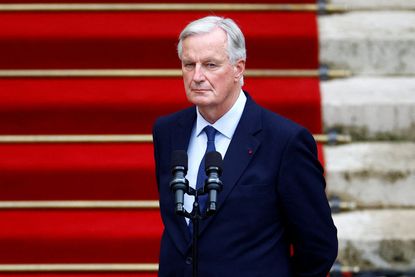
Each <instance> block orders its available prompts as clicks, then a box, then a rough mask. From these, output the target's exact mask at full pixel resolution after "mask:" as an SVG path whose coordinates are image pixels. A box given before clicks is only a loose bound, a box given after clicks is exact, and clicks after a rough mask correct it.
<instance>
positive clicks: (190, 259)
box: [186, 257, 193, 265]
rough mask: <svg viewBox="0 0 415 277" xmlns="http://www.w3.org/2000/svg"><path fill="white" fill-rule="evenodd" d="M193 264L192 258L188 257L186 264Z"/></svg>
mask: <svg viewBox="0 0 415 277" xmlns="http://www.w3.org/2000/svg"><path fill="white" fill-rule="evenodd" d="M192 262H193V259H192V257H186V264H189V265H190V264H192Z"/></svg>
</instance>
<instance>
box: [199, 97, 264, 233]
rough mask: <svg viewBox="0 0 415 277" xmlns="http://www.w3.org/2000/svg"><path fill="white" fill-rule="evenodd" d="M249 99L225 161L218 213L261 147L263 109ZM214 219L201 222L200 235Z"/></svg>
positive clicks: (210, 218)
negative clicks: (259, 137) (258, 134)
mask: <svg viewBox="0 0 415 277" xmlns="http://www.w3.org/2000/svg"><path fill="white" fill-rule="evenodd" d="M247 98H248V99H247V102H246V105H245V109H244V112H243V114H242V117H241V119H240V121H239V124H238V127H237V128H236V130H235V133H234V135H233V138H232V141H231V143H230V144H229V147H228V150H227V152H226V155H225V157H224V160H223V175H222V177H221V180H222V182H223V190H222V191H221V192H220V193H219V194H218V212H220V208H221V206H222V204H223V203H224V201H225V200H226V198H227V197H228V196H229V193H230V192H231V191H232V189H233V187H234V186H235V184H236V183H237V181H238V179H239V178H240V176H241V175H242V173H243V172H244V171H245V169H246V167H247V166H248V164H249V163H250V161H251V159H252V158H253V156H254V155H255V153H256V150H257V149H258V147H259V145H260V141H259V140H258V139H257V138H256V137H255V135H256V134H257V133H258V132H259V131H260V130H261V129H262V121H261V109H260V108H259V106H258V105H257V104H255V103H254V102H253V100H252V99H251V98H250V97H249V95H247ZM212 218H213V217H209V218H207V219H205V220H202V221H201V224H200V234H202V233H203V231H204V230H205V228H206V227H207V226H208V225H209V223H210V222H211V220H212Z"/></svg>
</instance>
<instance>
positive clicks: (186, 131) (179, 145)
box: [169, 107, 196, 254]
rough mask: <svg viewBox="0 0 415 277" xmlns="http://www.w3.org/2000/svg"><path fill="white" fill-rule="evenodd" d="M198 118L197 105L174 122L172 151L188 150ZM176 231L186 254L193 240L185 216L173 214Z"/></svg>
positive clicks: (175, 236) (181, 249) (170, 208)
mask: <svg viewBox="0 0 415 277" xmlns="http://www.w3.org/2000/svg"><path fill="white" fill-rule="evenodd" d="M195 120H196V109H195V107H192V108H189V109H187V110H186V111H185V112H184V113H183V114H182V115H181V117H180V118H179V120H178V122H176V124H174V127H173V128H172V131H171V152H173V151H175V150H184V151H187V148H188V145H189V141H190V136H191V133H192V128H193V125H194V122H195ZM171 199H172V201H171V203H170V207H169V210H170V211H174V201H173V198H171ZM172 216H173V222H174V232H175V233H176V235H174V234H173V236H172V238H173V239H174V240H176V245H177V246H178V247H179V249H180V251H181V252H182V253H183V254H185V253H186V250H187V246H188V244H189V242H190V241H191V237H190V234H189V230H188V227H187V223H186V220H185V218H184V217H182V216H178V215H176V214H173V215H172Z"/></svg>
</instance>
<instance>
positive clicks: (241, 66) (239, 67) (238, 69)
mask: <svg viewBox="0 0 415 277" xmlns="http://www.w3.org/2000/svg"><path fill="white" fill-rule="evenodd" d="M233 68H234V72H235V81H236V82H239V80H240V79H241V78H242V76H243V75H244V72H245V61H244V60H238V61H237V62H236V63H235V65H234V67H233Z"/></svg>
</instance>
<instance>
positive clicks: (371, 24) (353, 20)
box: [318, 1, 415, 75]
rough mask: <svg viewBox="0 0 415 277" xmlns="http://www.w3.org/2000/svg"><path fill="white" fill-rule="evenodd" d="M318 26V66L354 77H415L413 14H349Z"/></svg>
mask: <svg viewBox="0 0 415 277" xmlns="http://www.w3.org/2000/svg"><path fill="white" fill-rule="evenodd" d="M362 2H363V1H362ZM376 2H377V1H376ZM406 2H413V1H406ZM318 24H319V38H320V62H321V63H323V64H328V65H329V66H330V67H331V68H348V69H350V70H351V71H352V72H353V73H356V74H370V75H374V74H375V75H378V74H387V75H396V74H403V75H414V74H415V28H414V26H415V13H414V12H412V11H378V12H370V11H360V12H349V13H344V14H333V15H327V16H320V17H319V18H318Z"/></svg>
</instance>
